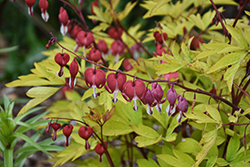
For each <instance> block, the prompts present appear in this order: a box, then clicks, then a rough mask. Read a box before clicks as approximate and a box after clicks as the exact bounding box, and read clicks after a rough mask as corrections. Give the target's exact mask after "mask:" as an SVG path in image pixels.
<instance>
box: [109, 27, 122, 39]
mask: <svg viewBox="0 0 250 167" xmlns="http://www.w3.org/2000/svg"><path fill="white" fill-rule="evenodd" d="M122 33H123V30H122V29H121V28H120V27H119V28H115V27H112V28H110V29H109V30H108V34H109V36H110V37H111V38H114V39H120V38H121V36H122Z"/></svg>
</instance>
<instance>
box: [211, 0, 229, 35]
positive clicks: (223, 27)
mask: <svg viewBox="0 0 250 167" xmlns="http://www.w3.org/2000/svg"><path fill="white" fill-rule="evenodd" d="M210 2H211V4H212V5H213V8H214V10H215V11H216V14H217V16H218V18H219V21H220V23H221V26H222V29H223V32H224V35H225V36H227V37H229V34H228V31H227V29H226V27H225V25H224V23H223V21H222V19H221V16H220V15H221V13H220V12H219V11H218V9H217V7H216V5H215V4H214V2H213V0H210Z"/></svg>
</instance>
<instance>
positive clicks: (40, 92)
mask: <svg viewBox="0 0 250 167" xmlns="http://www.w3.org/2000/svg"><path fill="white" fill-rule="evenodd" d="M59 89H60V87H57V88H56V87H34V88H31V89H30V90H29V91H28V92H27V96H29V97H31V98H33V99H32V100H30V101H29V102H28V103H27V104H26V105H25V106H24V107H23V108H22V109H21V110H20V111H19V113H18V115H20V114H23V113H25V112H26V111H27V110H29V109H31V108H33V107H35V106H36V105H38V104H40V103H42V102H43V101H45V100H46V99H48V98H49V97H50V96H52V95H53V94H55V93H56V92H57V91H58V90H59Z"/></svg>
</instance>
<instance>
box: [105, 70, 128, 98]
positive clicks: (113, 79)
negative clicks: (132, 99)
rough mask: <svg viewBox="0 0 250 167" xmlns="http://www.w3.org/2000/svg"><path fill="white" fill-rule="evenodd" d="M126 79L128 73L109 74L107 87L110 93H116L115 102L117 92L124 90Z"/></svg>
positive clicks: (115, 95)
mask: <svg viewBox="0 0 250 167" xmlns="http://www.w3.org/2000/svg"><path fill="white" fill-rule="evenodd" d="M126 79H127V77H126V75H124V74H121V73H116V74H115V73H110V74H109V75H108V76H107V85H105V89H106V90H107V91H108V92H109V93H114V97H113V99H112V101H113V103H116V102H117V93H118V92H119V91H122V89H123V85H124V83H125V82H126Z"/></svg>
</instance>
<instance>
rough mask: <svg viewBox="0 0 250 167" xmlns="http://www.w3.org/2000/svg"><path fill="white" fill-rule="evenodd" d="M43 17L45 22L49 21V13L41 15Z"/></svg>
mask: <svg viewBox="0 0 250 167" xmlns="http://www.w3.org/2000/svg"><path fill="white" fill-rule="evenodd" d="M41 16H42V18H43V20H44V21H45V22H47V21H48V20H49V14H48V12H47V11H46V12H45V13H41Z"/></svg>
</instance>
